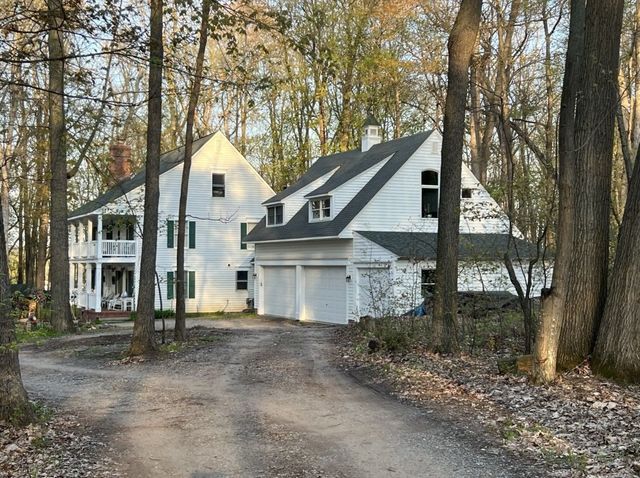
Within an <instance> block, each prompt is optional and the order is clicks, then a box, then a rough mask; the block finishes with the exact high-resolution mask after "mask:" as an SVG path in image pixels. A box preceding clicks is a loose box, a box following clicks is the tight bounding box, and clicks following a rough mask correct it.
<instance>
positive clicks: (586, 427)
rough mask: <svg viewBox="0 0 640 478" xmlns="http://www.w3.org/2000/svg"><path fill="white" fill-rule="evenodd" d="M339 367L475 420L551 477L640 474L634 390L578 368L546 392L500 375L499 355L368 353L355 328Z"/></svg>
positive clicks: (639, 420) (342, 339)
mask: <svg viewBox="0 0 640 478" xmlns="http://www.w3.org/2000/svg"><path fill="white" fill-rule="evenodd" d="M336 334H337V338H338V343H339V344H340V346H339V352H340V355H339V357H338V360H339V362H340V363H341V365H342V366H343V367H344V368H346V369H348V370H355V369H358V370H362V369H367V370H368V372H369V373H370V374H371V375H372V376H373V377H374V380H375V381H378V382H383V383H384V384H385V386H386V387H388V388H389V389H391V390H392V392H393V393H394V394H395V395H397V396H398V397H400V398H402V399H405V400H408V401H411V402H413V403H416V404H419V405H423V406H427V407H434V406H436V407H438V409H439V410H444V411H445V413H447V412H448V413H450V414H451V415H453V416H458V417H465V416H466V417H474V419H476V420H479V421H480V422H481V423H482V424H483V425H484V426H485V427H486V428H487V429H489V430H491V431H493V432H495V433H497V434H498V435H499V436H501V438H502V442H503V444H504V446H505V447H507V448H509V449H511V450H514V451H516V452H518V453H523V454H525V455H528V456H535V458H536V459H539V458H543V459H544V460H545V461H546V462H547V463H550V464H551V465H552V466H553V467H554V468H555V470H556V471H555V475H556V476H585V477H616V478H623V477H632V476H640V387H638V386H622V385H617V384H614V383H611V382H608V381H604V380H601V379H599V378H597V377H594V376H593V375H592V374H591V373H590V370H589V369H588V367H581V368H579V369H576V370H574V371H572V372H571V373H568V374H565V375H563V376H561V377H560V379H559V381H558V383H556V384H554V385H553V386H550V387H545V386H536V385H533V384H531V383H530V382H529V381H528V379H527V378H526V377H522V376H513V375H500V374H499V373H498V370H497V366H496V359H497V356H495V355H490V354H486V355H483V356H481V357H471V356H460V357H446V356H440V355H434V354H431V353H429V352H427V351H426V350H424V348H421V347H414V348H412V349H411V350H410V351H408V352H406V353H390V352H388V351H385V350H384V349H382V350H379V351H377V352H376V353H369V349H368V347H367V340H368V337H366V336H365V335H364V334H363V333H362V332H361V330H360V329H359V328H358V327H355V326H354V327H348V328H344V329H341V330H339V331H337V333H336Z"/></svg>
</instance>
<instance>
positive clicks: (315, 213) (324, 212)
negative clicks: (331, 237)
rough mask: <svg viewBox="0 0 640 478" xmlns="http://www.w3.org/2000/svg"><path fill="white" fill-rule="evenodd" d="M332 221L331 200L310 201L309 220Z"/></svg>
mask: <svg viewBox="0 0 640 478" xmlns="http://www.w3.org/2000/svg"><path fill="white" fill-rule="evenodd" d="M328 219H331V198H330V197H323V198H317V199H311V200H310V201H309V220H310V221H326V220H328Z"/></svg>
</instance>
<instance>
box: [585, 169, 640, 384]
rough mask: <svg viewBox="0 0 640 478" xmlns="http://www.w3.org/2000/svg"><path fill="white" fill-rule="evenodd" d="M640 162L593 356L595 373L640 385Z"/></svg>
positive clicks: (635, 171)
mask: <svg viewBox="0 0 640 478" xmlns="http://www.w3.org/2000/svg"><path fill="white" fill-rule="evenodd" d="M639 250H640V161H639V160H638V157H636V161H635V165H634V171H633V175H632V177H631V182H630V184H629V193H628V196H627V204H626V207H625V211H624V217H623V219H622V226H621V228H620V238H619V240H618V247H617V249H616V259H615V263H614V265H613V271H612V273H611V283H610V290H609V295H608V296H607V302H606V305H605V309H604V314H603V316H602V324H601V325H600V331H599V333H598V339H597V342H596V347H595V350H594V352H593V367H594V369H595V371H596V372H597V373H599V374H601V375H604V376H607V377H613V378H616V379H619V380H624V381H629V382H636V383H637V382H640V359H639V357H638V352H639V351H640V308H639V307H638V291H639V290H640V255H639V254H638V251H639Z"/></svg>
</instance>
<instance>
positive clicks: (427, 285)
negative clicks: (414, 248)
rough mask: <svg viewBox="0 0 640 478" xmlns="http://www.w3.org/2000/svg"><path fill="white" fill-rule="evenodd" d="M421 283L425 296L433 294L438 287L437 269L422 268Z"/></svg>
mask: <svg viewBox="0 0 640 478" xmlns="http://www.w3.org/2000/svg"><path fill="white" fill-rule="evenodd" d="M420 285H421V289H422V296H423V297H425V296H430V295H433V292H434V291H435V288H436V270H435V269H422V274H421V280H420Z"/></svg>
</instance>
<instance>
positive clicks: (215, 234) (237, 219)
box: [156, 133, 273, 312]
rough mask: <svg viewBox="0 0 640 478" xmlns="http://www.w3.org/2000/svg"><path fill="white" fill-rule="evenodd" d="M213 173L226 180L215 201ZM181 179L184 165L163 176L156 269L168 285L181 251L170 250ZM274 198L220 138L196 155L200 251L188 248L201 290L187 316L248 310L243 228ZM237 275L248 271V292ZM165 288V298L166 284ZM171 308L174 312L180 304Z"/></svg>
mask: <svg viewBox="0 0 640 478" xmlns="http://www.w3.org/2000/svg"><path fill="white" fill-rule="evenodd" d="M212 173H221V174H224V175H225V197H212V193H211V175H212ZM181 177H182V165H179V166H176V167H175V168H173V169H172V170H170V171H168V172H166V173H165V174H163V175H162V176H161V177H160V191H161V192H160V203H159V222H158V228H159V234H158V254H157V263H156V268H157V271H158V274H159V275H160V278H161V280H163V281H165V280H166V277H167V271H172V270H175V268H176V249H175V247H174V248H171V249H170V248H167V230H166V220H167V219H168V218H169V219H174V220H176V219H177V214H178V201H179V198H180V181H181ZM272 195H273V191H272V190H271V188H270V187H269V186H268V185H267V183H266V182H265V181H264V180H263V179H262V178H261V177H260V176H259V175H258V173H257V172H256V171H255V169H253V167H252V166H251V165H250V164H249V163H248V162H247V161H246V160H245V159H244V158H243V157H242V155H241V154H240V153H239V152H238V151H237V150H236V149H235V148H234V147H233V145H232V144H231V143H230V142H229V141H228V140H227V139H226V138H225V137H224V135H222V134H221V133H217V134H215V135H214V136H213V138H212V139H211V140H209V141H208V142H207V143H206V144H205V145H203V146H202V148H200V150H199V151H198V152H197V153H196V154H195V155H194V157H193V163H192V165H191V173H190V180H189V201H188V204H187V216H188V218H187V219H188V220H189V221H195V222H196V248H195V249H185V268H186V269H187V270H192V271H195V273H196V291H195V298H194V299H187V300H186V306H187V312H214V311H219V310H224V311H239V310H242V309H244V308H245V307H246V300H247V298H249V297H250V293H251V290H252V288H253V284H252V279H253V269H252V266H251V258H252V256H253V251H252V250H250V249H241V248H240V223H242V222H253V221H255V220H256V219H258V218H261V217H262V216H263V215H264V209H263V207H262V206H261V203H262V202H263V201H264V200H266V199H267V198H269V197H270V196H272ZM238 270H247V271H248V272H249V274H248V275H249V290H236V271H238ZM162 289H163V296H164V297H166V292H167V290H166V289H167V287H166V284H163V288H162ZM156 305H157V306H159V298H157V297H156ZM168 305H169V307H171V308H174V307H175V301H170V302H169V304H168ZM165 307H166V301H165Z"/></svg>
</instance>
